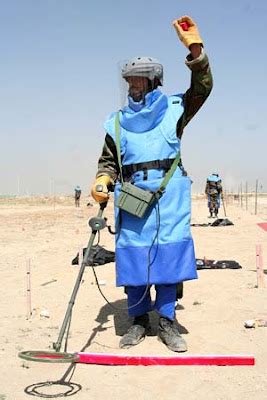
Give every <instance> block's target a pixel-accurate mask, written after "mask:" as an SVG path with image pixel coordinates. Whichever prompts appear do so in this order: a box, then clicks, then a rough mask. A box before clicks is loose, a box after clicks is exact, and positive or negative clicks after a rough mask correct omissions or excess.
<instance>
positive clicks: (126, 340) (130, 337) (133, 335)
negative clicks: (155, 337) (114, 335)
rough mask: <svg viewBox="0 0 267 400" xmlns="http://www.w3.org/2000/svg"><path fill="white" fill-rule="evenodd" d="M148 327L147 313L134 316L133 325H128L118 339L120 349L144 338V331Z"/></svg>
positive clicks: (127, 347) (134, 344)
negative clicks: (126, 329)
mask: <svg viewBox="0 0 267 400" xmlns="http://www.w3.org/2000/svg"><path fill="white" fill-rule="evenodd" d="M148 329H149V316H148V314H144V315H140V316H139V317H135V319H134V322H133V325H132V326H130V328H129V329H128V331H127V332H126V333H125V334H124V335H123V337H122V338H121V340H120V343H119V346H120V348H121V349H129V348H130V347H132V346H136V345H137V344H139V343H140V342H142V340H144V338H145V336H146V333H147V331H148Z"/></svg>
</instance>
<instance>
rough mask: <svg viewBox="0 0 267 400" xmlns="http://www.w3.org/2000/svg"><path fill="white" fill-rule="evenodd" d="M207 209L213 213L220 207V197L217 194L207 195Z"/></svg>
mask: <svg viewBox="0 0 267 400" xmlns="http://www.w3.org/2000/svg"><path fill="white" fill-rule="evenodd" d="M208 207H209V209H210V211H215V209H218V208H219V207H220V196H219V194H209V195H208Z"/></svg>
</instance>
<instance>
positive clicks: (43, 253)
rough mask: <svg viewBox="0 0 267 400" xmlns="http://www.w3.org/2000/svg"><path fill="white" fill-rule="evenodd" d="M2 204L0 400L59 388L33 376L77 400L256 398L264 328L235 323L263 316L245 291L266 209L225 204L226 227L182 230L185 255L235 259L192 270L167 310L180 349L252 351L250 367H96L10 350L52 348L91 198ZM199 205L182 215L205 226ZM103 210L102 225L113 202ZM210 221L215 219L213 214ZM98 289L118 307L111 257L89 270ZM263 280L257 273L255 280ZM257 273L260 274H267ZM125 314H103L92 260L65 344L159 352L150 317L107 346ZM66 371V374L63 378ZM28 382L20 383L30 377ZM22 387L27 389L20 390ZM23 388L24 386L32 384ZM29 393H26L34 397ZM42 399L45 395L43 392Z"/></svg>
mask: <svg viewBox="0 0 267 400" xmlns="http://www.w3.org/2000/svg"><path fill="white" fill-rule="evenodd" d="M56 200H57V201H56V202H54V201H53V199H50V201H48V200H47V199H27V200H23V199H22V200H21V201H19V200H13V201H7V200H3V201H1V202H0V223H1V228H2V229H1V231H0V243H1V266H0V268H1V278H2V285H1V286H2V287H1V297H0V300H1V301H0V317H1V326H0V354H1V372H0V377H1V385H0V400H22V399H27V398H29V395H28V394H26V393H25V390H28V391H30V390H32V389H29V387H31V388H35V389H36V390H37V391H38V390H40V391H42V392H43V393H46V394H47V395H50V396H54V395H56V394H57V395H58V394H60V393H63V392H64V391H65V390H66V388H65V389H64V388H62V387H59V386H58V385H56V386H54V387H45V388H39V389H38V383H41V382H46V381H57V380H59V379H61V378H62V379H64V380H65V381H67V380H69V379H71V381H72V382H74V383H76V384H78V385H81V387H82V388H81V390H80V391H79V392H78V393H77V394H76V395H75V396H73V398H76V399H79V400H85V399H86V400H88V399H95V400H100V399H101V400H102V399H105V398H109V400H115V399H116V400H117V399H121V398H123V397H125V398H127V399H128V400H133V399H136V398H137V397H138V398H139V399H142V400H143V399H144V400H150V399H154V400H158V399H166V400H168V399H180V400H181V399H186V400H195V399H198V400H202V399H203V400H204V399H205V400H209V399H210V400H211V399H212V400H220V399H223V400H228V399H229V400H239V399H243V400H251V399H257V400H263V399H265V398H266V392H267V374H266V367H267V327H266V328H264V327H257V328H255V329H246V328H245V327H244V321H245V320H248V319H254V318H258V317H261V316H265V317H266V316H267V288H266V289H260V288H257V287H256V284H257V275H256V261H255V259H256V256H255V245H256V244H262V247H263V261H264V265H265V271H266V263H267V232H265V231H264V230H262V229H261V228H259V227H258V226H257V223H258V222H264V221H267V216H266V215H264V214H262V215H257V216H255V215H251V214H250V213H249V212H248V211H245V210H244V209H241V208H240V207H238V206H237V205H233V204H227V216H228V218H229V219H231V221H232V222H233V223H234V226H227V227H216V228H215V227H192V233H193V236H194V239H195V247H196V256H197V257H198V258H203V257H204V256H205V257H206V258H208V259H216V260H223V259H224V260H225V259H229V260H235V261H237V262H239V263H240V264H241V265H242V269H239V270H230V269H228V270H227V269H225V270H203V271H199V279H198V280H197V281H192V282H187V283H186V284H185V285H184V286H185V287H184V297H183V299H182V300H181V301H180V305H179V307H178V308H179V309H178V310H177V318H178V321H179V323H180V325H181V329H182V332H183V334H184V338H185V339H186V341H187V343H188V347H189V351H188V353H187V354H191V355H196V354H201V355H208V354H231V355H235V354H242V355H248V354H252V355H254V356H255V359H256V365H255V366H239V367H238V366H232V367H216V366H206V367H204V366H194V367H191V366H178V367H177V366H170V367H167V366H153V367H142V366H136V367H134V366H132V367H129V366H124V367H122V366H121V367H115V366H96V365H84V364H77V365H76V368H73V367H72V366H71V365H69V364H50V363H49V364H48V363H37V362H30V361H24V360H22V359H20V358H18V356H17V355H18V352H20V351H22V350H49V349H50V350H51V348H52V343H53V342H54V341H56V340H57V338H58V334H59V328H60V326H61V324H62V321H63V317H64V314H65V311H66V308H67V305H68V302H69V299H70V295H71V292H72V289H73V287H74V284H75V281H76V277H77V274H78V268H79V267H78V266H72V265H71V260H72V259H73V258H74V257H75V256H76V254H77V251H78V250H79V248H81V247H83V246H84V247H85V246H86V244H87V241H88V238H89V235H90V229H89V227H88V224H87V221H88V219H89V218H90V217H92V216H95V215H96V214H97V211H98V206H97V205H96V204H94V205H93V206H92V207H87V206H86V204H87V202H88V199H85V198H83V199H82V204H81V208H80V209H75V208H74V204H73V203H74V202H73V199H70V198H60V199H56ZM207 214H208V213H207V208H206V201H205V200H203V199H195V200H194V201H193V214H192V223H206V222H210V220H209V219H208V218H207ZM105 216H106V217H107V218H108V221H109V223H111V224H112V223H113V217H112V203H110V204H109V206H108V208H107V209H106V212H105ZM220 217H223V212H222V210H221V212H220ZM100 244H101V245H104V246H105V248H107V249H109V250H113V249H114V244H113V237H112V236H111V235H110V234H109V233H108V232H107V230H104V231H102V232H101V238H100ZM29 262H30V265H31V310H32V315H31V316H30V317H29V316H28V312H29V302H28V300H29V297H28V296H27V279H26V277H27V274H26V272H27V265H28V263H29ZM96 272H97V275H98V278H99V279H100V280H101V281H103V282H102V283H104V285H103V286H101V287H102V290H103V291H104V293H105V295H106V297H107V298H108V299H109V300H110V302H111V303H112V304H113V305H115V306H117V307H123V308H125V307H126V298H125V295H124V293H123V289H121V288H116V287H115V284H114V282H115V279H114V264H113V263H111V264H107V265H105V266H101V267H97V269H96ZM265 278H266V276H265ZM266 280H267V279H266ZM129 324H130V321H129V320H128V318H127V312H126V311H125V310H124V311H119V312H114V310H113V309H112V308H110V307H109V306H108V305H106V304H105V301H104V300H103V299H102V297H101V296H100V294H99V291H98V289H97V286H96V284H95V280H94V276H93V273H92V269H91V268H89V267H88V268H86V270H85V273H84V276H83V280H82V284H81V286H80V289H79V292H78V296H77V299H76V303H75V306H74V309H73V317H72V322H71V328H70V335H69V341H68V351H70V352H73V351H80V350H81V349H83V350H84V351H86V352H97V353H98V352H100V353H116V354H131V355H133V354H135V355H136V354H137V355H151V354H153V355H165V356H172V355H175V353H172V352H171V351H169V350H168V349H167V348H166V347H165V346H164V345H163V344H161V343H160V342H159V341H158V340H157V337H156V331H157V316H156V315H152V333H151V335H150V336H148V337H147V338H146V339H145V340H144V341H143V342H142V343H141V344H140V345H139V346H137V347H136V348H133V349H130V350H121V349H119V348H118V342H119V339H120V335H122V334H123V333H124V332H125V331H126V329H127V327H128V326H129ZM72 373H73V375H72V377H71V374H72ZM35 384H37V386H31V385H35ZM27 388H28V389H27ZM31 394H32V395H34V392H31ZM35 395H36V393H35ZM52 398H53V397H52Z"/></svg>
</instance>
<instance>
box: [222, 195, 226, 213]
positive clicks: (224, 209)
mask: <svg viewBox="0 0 267 400" xmlns="http://www.w3.org/2000/svg"><path fill="white" fill-rule="evenodd" d="M222 204H223V211H224V216H225V217H227V215H226V208H225V203H224V198H223V197H222Z"/></svg>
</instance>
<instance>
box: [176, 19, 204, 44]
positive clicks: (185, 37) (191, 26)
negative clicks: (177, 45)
mask: <svg viewBox="0 0 267 400" xmlns="http://www.w3.org/2000/svg"><path fill="white" fill-rule="evenodd" d="M181 23H183V24H182V26H185V27H186V29H187V30H184V29H183V27H182V26H181V25H180V24H181ZM172 24H173V26H174V28H175V29H176V32H177V35H178V36H179V38H180V40H181V42H183V44H184V45H185V46H186V47H188V48H189V46H191V44H193V43H198V44H203V42H202V39H201V37H200V35H199V32H198V29H197V25H196V23H195V22H194V21H193V20H192V18H190V17H188V16H184V17H181V18H179V19H176V20H175V21H173V23H172Z"/></svg>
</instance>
